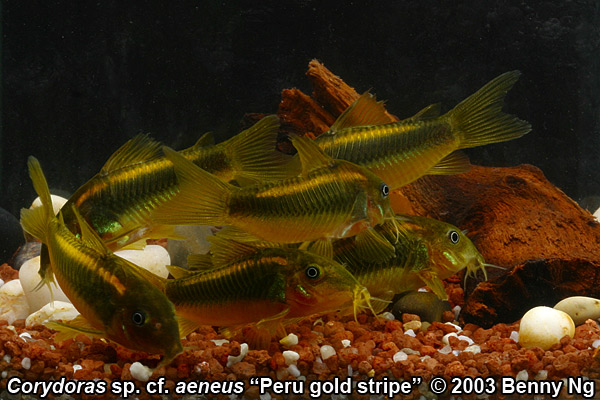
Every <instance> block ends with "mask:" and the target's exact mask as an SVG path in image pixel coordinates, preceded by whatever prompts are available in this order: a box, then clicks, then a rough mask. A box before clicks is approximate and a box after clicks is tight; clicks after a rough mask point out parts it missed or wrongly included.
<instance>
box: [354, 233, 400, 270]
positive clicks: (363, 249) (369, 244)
mask: <svg viewBox="0 0 600 400" xmlns="http://www.w3.org/2000/svg"><path fill="white" fill-rule="evenodd" d="M355 244H356V253H357V254H358V255H359V256H360V258H362V259H363V260H364V261H367V262H373V263H378V264H380V263H384V262H386V261H388V260H390V259H391V258H393V257H394V256H395V255H396V248H395V247H394V245H393V244H391V243H390V242H389V240H387V239H386V238H385V237H384V236H382V235H381V234H380V233H378V232H376V231H375V230H374V229H373V228H368V229H365V230H363V231H361V232H360V233H358V235H356V238H355Z"/></svg>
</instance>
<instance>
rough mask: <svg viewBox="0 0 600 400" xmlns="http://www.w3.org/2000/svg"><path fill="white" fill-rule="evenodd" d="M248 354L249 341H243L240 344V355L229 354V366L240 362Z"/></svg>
mask: <svg viewBox="0 0 600 400" xmlns="http://www.w3.org/2000/svg"><path fill="white" fill-rule="evenodd" d="M246 354H248V343H242V344H241V345H240V355H239V356H228V357H227V368H231V366H232V365H233V364H235V363H238V362H240V361H242V360H243V359H244V357H246Z"/></svg>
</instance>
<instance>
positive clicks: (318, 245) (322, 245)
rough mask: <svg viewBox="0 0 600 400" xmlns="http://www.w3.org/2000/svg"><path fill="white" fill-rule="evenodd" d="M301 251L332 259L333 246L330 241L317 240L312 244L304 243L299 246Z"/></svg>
mask: <svg viewBox="0 0 600 400" xmlns="http://www.w3.org/2000/svg"><path fill="white" fill-rule="evenodd" d="M300 249H301V250H306V251H310V252H311V253H314V254H318V255H320V256H323V257H327V258H333V245H332V244H331V240H330V239H319V240H315V241H314V242H304V243H302V245H300Z"/></svg>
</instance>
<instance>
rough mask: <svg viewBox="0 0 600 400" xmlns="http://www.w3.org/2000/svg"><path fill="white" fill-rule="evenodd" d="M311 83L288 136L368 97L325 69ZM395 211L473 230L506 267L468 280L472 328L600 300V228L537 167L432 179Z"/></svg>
mask: <svg viewBox="0 0 600 400" xmlns="http://www.w3.org/2000/svg"><path fill="white" fill-rule="evenodd" d="M307 76H308V77H309V79H310V80H311V82H312V84H313V94H312V97H310V96H307V95H306V94H304V93H302V92H301V91H299V90H297V89H287V90H284V91H283V93H282V100H281V104H280V108H279V112H278V114H279V116H280V118H281V119H282V127H283V129H284V130H290V131H294V132H306V133H307V135H309V136H312V137H314V136H318V135H319V134H321V133H323V132H324V131H326V130H327V129H328V128H329V126H330V125H331V124H332V123H333V122H334V120H335V118H336V117H337V116H338V115H339V114H340V113H341V112H342V111H343V110H345V109H346V107H348V106H349V105H350V104H351V103H352V102H353V101H354V100H355V99H356V98H357V97H358V96H359V95H358V93H357V92H356V91H355V90H354V89H353V88H351V87H350V86H348V85H347V84H346V83H344V81H342V80H341V79H340V78H339V77H337V76H335V75H333V74H332V73H331V72H330V71H329V70H328V69H327V68H325V67H324V66H323V65H322V64H321V63H319V62H318V61H316V60H313V61H311V62H310V64H309V69H308V72H307ZM389 117H390V121H395V120H397V118H396V117H394V116H393V115H391V114H390V115H389ZM405 117H408V116H405ZM532 134H535V132H533V133H532ZM392 204H393V206H394V208H395V209H396V210H397V211H398V212H407V213H414V214H417V215H424V216H429V217H432V218H436V219H440V220H443V221H446V222H449V223H452V224H454V225H456V226H458V227H459V228H461V229H466V230H468V232H469V233H468V236H469V237H470V238H471V240H473V242H474V243H475V245H476V246H477V248H478V249H479V250H480V251H481V253H482V254H483V255H484V257H485V258H486V261H487V262H489V263H491V264H495V265H498V266H500V267H503V268H504V269H495V268H494V269H492V268H488V275H489V277H490V279H489V280H488V281H487V282H482V281H478V280H474V279H472V278H471V279H469V280H468V281H467V288H465V292H466V293H467V295H468V299H467V303H466V306H465V308H464V310H463V317H464V319H465V320H466V321H467V322H474V323H477V324H479V325H482V326H490V325H492V324H495V323H498V322H513V321H515V320H517V319H519V318H520V317H521V316H522V315H523V313H525V312H526V311H527V310H528V309H529V308H531V307H533V306H536V305H549V306H553V305H554V304H555V303H556V302H558V301H559V300H560V299H562V298H564V297H567V296H571V295H586V296H594V297H599V296H600V289H599V287H600V285H599V284H600V277H599V276H598V273H599V271H600V269H599V268H600V225H599V224H598V222H597V221H596V220H595V219H594V218H593V217H592V216H591V215H590V213H589V212H587V211H585V210H583V209H582V208H580V207H579V206H578V205H577V204H576V203H575V202H574V201H573V200H571V199H570V198H569V197H568V196H566V195H565V194H564V193H563V192H562V191H560V190H559V189H558V188H556V187H555V186H554V185H552V184H551V183H550V182H549V181H548V180H547V179H546V178H545V177H544V175H543V173H542V172H541V171H540V170H539V169H538V168H536V167H534V166H531V165H521V166H518V167H511V168H490V167H479V166H473V168H472V169H471V170H470V171H469V172H467V173H464V174H460V175H452V176H426V177H423V178H421V179H419V180H417V181H416V182H414V183H412V184H410V185H408V186H406V187H403V188H401V189H399V190H396V191H395V192H394V193H393V196H392ZM479 278H481V277H479Z"/></svg>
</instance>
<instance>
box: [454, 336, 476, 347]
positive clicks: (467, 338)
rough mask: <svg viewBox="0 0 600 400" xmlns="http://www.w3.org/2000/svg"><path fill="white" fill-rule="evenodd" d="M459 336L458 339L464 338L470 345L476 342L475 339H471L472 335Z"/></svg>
mask: <svg viewBox="0 0 600 400" xmlns="http://www.w3.org/2000/svg"><path fill="white" fill-rule="evenodd" d="M457 338H458V340H464V341H465V342H467V343H469V345H472V344H473V343H475V342H474V341H473V339H471V338H470V337H468V336H465V335H458V336H457Z"/></svg>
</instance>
